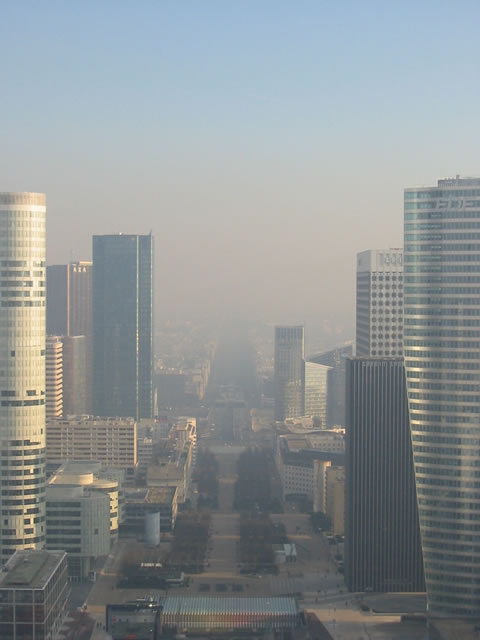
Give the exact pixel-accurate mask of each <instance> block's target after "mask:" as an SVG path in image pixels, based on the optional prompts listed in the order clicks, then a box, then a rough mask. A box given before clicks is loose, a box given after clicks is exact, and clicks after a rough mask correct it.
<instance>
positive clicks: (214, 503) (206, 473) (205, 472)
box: [193, 449, 218, 509]
mask: <svg viewBox="0 0 480 640" xmlns="http://www.w3.org/2000/svg"><path fill="white" fill-rule="evenodd" d="M193 480H194V482H196V484H197V490H198V499H197V507H198V508H205V507H207V508H210V509H216V508H217V507H218V461H217V459H216V458H215V456H214V455H213V453H212V452H211V451H209V450H208V449H201V450H200V451H199V453H198V455H197V461H196V465H195V472H194V476H193Z"/></svg>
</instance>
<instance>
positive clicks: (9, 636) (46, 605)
mask: <svg viewBox="0 0 480 640" xmlns="http://www.w3.org/2000/svg"><path fill="white" fill-rule="evenodd" d="M68 596H69V587H68V575H67V554H66V553H65V551H33V550H28V551H27V550H25V551H16V552H15V553H14V554H13V556H12V557H11V558H10V559H9V560H8V562H7V563H6V564H5V565H4V568H3V570H2V572H1V573H0V600H1V611H2V616H1V618H0V638H2V640H20V639H22V640H23V639H25V640H27V639H28V640H36V639H37V638H39V639H41V640H55V638H57V637H58V632H59V631H60V628H61V627H62V624H63V621H64V619H65V616H66V614H67V600H68Z"/></svg>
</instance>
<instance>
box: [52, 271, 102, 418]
mask: <svg viewBox="0 0 480 640" xmlns="http://www.w3.org/2000/svg"><path fill="white" fill-rule="evenodd" d="M92 334H93V328H92V263H91V262H87V261H81V262H71V263H70V264H55V265H50V266H48V267H47V335H57V336H61V337H62V339H63V344H64V351H66V350H67V351H68V362H69V367H70V369H69V370H70V371H71V369H72V367H74V368H75V369H76V373H75V383H76V384H75V386H74V387H72V386H70V383H71V381H72V377H71V375H68V372H67V377H66V379H65V380H64V390H65V389H66V390H67V391H66V392H67V394H68V402H69V403H73V404H76V405H78V406H81V407H82V409H81V411H78V410H76V411H71V410H70V409H67V410H66V411H65V412H64V413H65V415H68V414H71V413H92V397H91V396H92V388H91V387H92ZM80 336H83V338H80ZM73 337H77V338H78V340H76V341H75V342H73V341H70V340H68V338H73Z"/></svg>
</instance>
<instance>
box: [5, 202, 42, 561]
mask: <svg viewBox="0 0 480 640" xmlns="http://www.w3.org/2000/svg"><path fill="white" fill-rule="evenodd" d="M45 215H46V206H45V195H44V194H40V193H0V274H1V280H0V445H1V446H0V458H1V465H2V475H1V476H0V488H1V491H0V515H1V518H2V528H1V535H0V556H1V560H2V562H5V561H6V560H7V558H8V557H9V556H11V555H12V553H14V551H15V550H16V549H36V548H41V547H42V546H43V544H44V540H45V454H44V451H45Z"/></svg>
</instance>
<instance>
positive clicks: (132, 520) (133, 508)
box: [121, 487, 178, 536]
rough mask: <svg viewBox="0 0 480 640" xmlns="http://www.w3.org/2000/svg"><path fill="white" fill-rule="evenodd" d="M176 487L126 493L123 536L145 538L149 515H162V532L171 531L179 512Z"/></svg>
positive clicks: (122, 526)
mask: <svg viewBox="0 0 480 640" xmlns="http://www.w3.org/2000/svg"><path fill="white" fill-rule="evenodd" d="M177 495H178V492H177V488H176V487H161V488H159V487H150V488H146V487H142V488H138V489H127V490H126V491H125V521H124V522H123V523H122V525H121V532H122V535H126V536H143V535H144V534H145V533H146V532H145V528H146V523H147V519H146V516H147V514H152V513H159V514H160V532H164V531H171V530H172V529H173V527H174V526H175V520H176V518H177V512H178V498H177Z"/></svg>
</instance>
